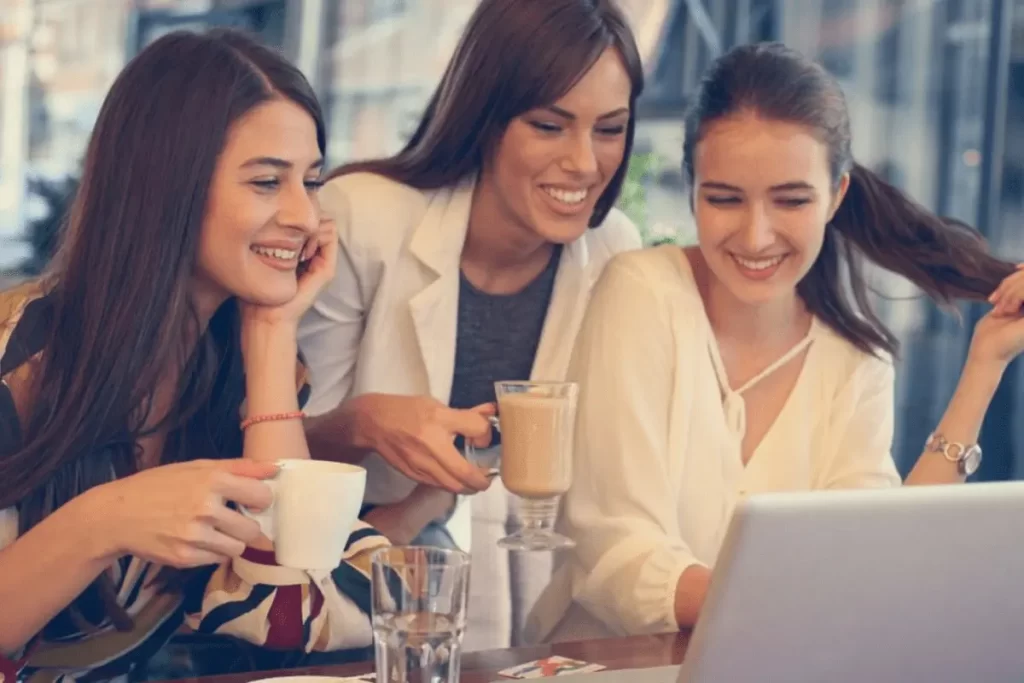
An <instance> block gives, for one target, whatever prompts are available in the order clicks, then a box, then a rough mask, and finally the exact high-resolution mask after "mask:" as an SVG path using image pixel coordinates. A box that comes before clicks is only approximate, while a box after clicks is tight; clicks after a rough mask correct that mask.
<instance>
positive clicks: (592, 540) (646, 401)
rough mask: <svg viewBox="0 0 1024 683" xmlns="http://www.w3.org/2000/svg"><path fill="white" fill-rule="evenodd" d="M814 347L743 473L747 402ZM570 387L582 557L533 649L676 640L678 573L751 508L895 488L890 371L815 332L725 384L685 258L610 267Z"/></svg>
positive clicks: (568, 525)
mask: <svg viewBox="0 0 1024 683" xmlns="http://www.w3.org/2000/svg"><path fill="white" fill-rule="evenodd" d="M806 346H809V348H808V351H807V355H806V356H805V359H804V365H803V368H802V370H801V372H800V375H799V378H798V379H797V382H796V384H795V386H794V388H793V390H792V392H791V393H790V395H789V398H788V399H787V401H786V403H785V405H784V406H783V409H782V411H781V413H780V414H779V416H778V418H777V419H776V420H775V422H774V423H773V425H772V426H771V428H770V429H769V431H768V432H767V433H766V434H765V436H764V438H763V439H762V441H761V443H760V444H759V445H758V446H757V448H756V450H755V451H754V453H753V455H752V457H751V458H750V461H749V464H747V465H744V464H743V461H742V456H741V443H742V440H743V435H744V430H745V424H746V414H745V405H744V400H743V397H742V391H743V390H745V389H746V388H747V387H749V386H751V385H752V384H753V383H755V382H756V381H759V379H761V378H763V376H765V375H767V374H770V372H772V371H774V369H775V368H777V367H779V366H781V365H782V364H784V362H785V360H788V359H790V358H792V356H793V354H795V353H798V352H799V351H801V350H803V349H804V348H805V347H806ZM569 378H570V379H572V380H575V381H578V382H579V383H580V389H581V391H580V403H579V415H578V423H577V431H576V443H575V454H574V474H573V477H574V479H573V485H572V488H571V490H570V491H569V493H568V494H567V496H566V497H565V499H564V501H563V505H562V515H561V518H560V521H559V525H560V528H561V530H562V532H563V533H565V534H567V535H569V536H570V537H572V538H573V539H575V540H576V543H577V546H576V548H575V549H574V550H572V551H570V552H567V553H565V554H563V555H562V557H561V558H560V560H559V564H558V566H557V568H556V570H555V575H554V579H553V581H552V584H551V585H550V586H549V587H548V589H547V590H546V591H545V593H544V594H543V595H542V596H541V598H540V599H539V600H538V602H537V605H536V607H535V608H534V610H533V612H532V614H531V615H530V618H529V621H528V624H527V637H528V638H529V639H530V640H532V641H540V640H548V639H554V640H567V639H574V638H587V637H600V636H604V635H625V634H642V633H656V632H669V631H674V630H676V629H677V624H676V620H675V609H674V605H675V589H676V583H677V582H678V580H679V576H680V575H681V574H682V572H683V571H684V570H685V569H686V568H687V567H689V566H691V565H694V564H701V565H704V566H707V567H713V566H714V564H715V560H716V557H717V555H718V552H719V549H720V547H721V544H722V541H723V538H724V535H725V532H726V529H727V526H728V523H729V519H730V517H731V515H732V512H733V509H734V508H735V506H736V504H737V502H738V501H739V500H740V499H742V498H743V497H744V496H748V495H750V494H754V493H761V492H767V491H781V490H786V491H794V490H807V489H829V488H868V487H888V486H898V485H899V484H900V479H899V475H898V474H897V471H896V468H895V465H894V463H893V460H892V456H891V453H890V448H891V443H892V434H893V389H894V374H893V368H892V365H891V363H890V362H888V361H887V360H883V359H879V358H876V357H873V356H870V355H868V354H865V353H863V352H861V351H860V350H858V349H857V348H856V347H854V346H853V345H852V344H850V343H849V342H848V341H846V340H844V339H843V338H842V337H840V336H839V335H838V334H836V333H835V332H833V331H832V330H831V329H830V328H829V327H827V326H826V325H825V324H823V323H821V322H820V321H818V320H815V321H814V322H813V323H812V326H811V329H810V332H809V333H808V336H807V338H806V339H805V340H804V342H802V343H801V344H799V345H797V347H796V348H794V349H793V350H792V351H791V352H790V353H789V354H786V356H785V357H784V358H782V359H780V360H779V362H777V363H775V364H773V366H772V367H770V368H768V369H767V370H766V371H765V373H762V376H761V377H759V378H755V380H754V381H752V382H750V383H748V384H747V386H745V387H741V388H740V389H739V390H734V389H732V388H730V387H729V385H728V381H727V379H726V374H725V371H724V367H723V365H722V361H721V358H720V355H719V352H718V345H717V342H716V340H715V336H714V334H713V332H712V329H711V325H710V323H709V322H708V318H707V315H706V313H705V310H704V305H703V302H702V300H701V297H700V294H699V292H698V290H697V284H696V282H695V280H694V277H693V273H692V271H691V269H690V266H689V263H688V261H687V259H686V257H685V254H684V253H683V252H682V250H680V249H679V248H678V247H674V246H664V247H658V248H655V249H649V250H645V251H639V252H632V253H627V254H623V255H621V256H618V257H616V258H615V259H614V260H613V261H612V262H611V263H610V264H609V265H608V267H607V268H606V270H605V272H604V275H603V277H602V279H601V281H600V282H599V283H598V284H597V287H596V289H595V291H594V295H593V298H592V300H591V303H590V307H589V310H588V312H587V315H586V319H585V321H584V323H583V327H582V330H581V332H580V336H579V338H578V340H577V346H576V350H575V353H574V357H573V361H572V364H571V367H570V371H569ZM780 552H784V550H783V549H780Z"/></svg>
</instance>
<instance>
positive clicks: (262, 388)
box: [243, 325, 309, 462]
mask: <svg viewBox="0 0 1024 683" xmlns="http://www.w3.org/2000/svg"><path fill="white" fill-rule="evenodd" d="M243 348H244V349H245V384H246V392H245V395H246V399H245V400H246V417H258V416H262V415H278V414H285V413H297V412H298V411H299V400H298V396H297V395H296V391H295V358H296V356H297V354H298V347H297V344H296V341H295V331H294V330H292V329H290V328H289V327H288V326H272V325H264V326H253V327H252V328H250V329H248V330H247V331H246V336H245V339H244V342H243ZM243 454H244V456H245V457H246V458H251V459H253V460H260V461H264V462H273V461H276V460H281V459H293V458H294V459H302V458H309V449H308V447H307V446H306V439H305V430H304V428H303V422H302V421H301V420H298V419H294V420H268V421H265V422H257V423H255V424H252V425H250V426H249V427H248V428H247V429H246V430H245V446H244V450H243Z"/></svg>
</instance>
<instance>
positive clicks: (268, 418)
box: [242, 410, 306, 430]
mask: <svg viewBox="0 0 1024 683" xmlns="http://www.w3.org/2000/svg"><path fill="white" fill-rule="evenodd" d="M305 417H306V414H305V413H304V412H302V411H301V410H296V411H295V412H293V413H271V414H269V415H253V416H252V417H247V418H245V419H244V420H242V429H243V430H245V429H247V428H248V427H251V426H253V425H254V424H257V423H259V422H276V421H278V420H302V419H304V418H305Z"/></svg>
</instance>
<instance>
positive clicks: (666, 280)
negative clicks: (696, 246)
mask: <svg viewBox="0 0 1024 683" xmlns="http://www.w3.org/2000/svg"><path fill="white" fill-rule="evenodd" d="M601 280H602V281H605V282H607V283H609V284H607V285H606V286H615V287H628V288H631V289H633V290H634V292H637V293H639V292H640V291H645V292H648V293H649V294H650V296H651V297H654V298H665V297H668V296H671V297H675V296H678V295H680V294H686V293H691V292H695V291H696V286H695V285H694V284H693V276H692V274H691V273H690V269H689V266H688V264H687V263H686V257H685V255H684V254H683V251H682V250H681V249H680V248H679V247H677V246H674V245H663V246H658V247H650V248H647V249H634V250H630V251H624V252H620V253H618V254H616V255H615V256H613V257H612V258H611V259H610V260H609V261H608V265H607V266H605V269H604V272H603V273H602V275H601Z"/></svg>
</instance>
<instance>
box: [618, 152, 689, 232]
mask: <svg viewBox="0 0 1024 683" xmlns="http://www.w3.org/2000/svg"><path fill="white" fill-rule="evenodd" d="M662 163H663V162H662V160H661V158H660V157H659V156H658V155H657V154H655V153H654V152H646V153H643V154H633V155H632V156H631V157H630V158H629V167H628V168H627V169H626V180H625V182H624V183H623V184H622V193H621V194H620V195H619V202H618V207H619V209H620V210H621V211H622V212H623V213H624V214H626V215H627V216H629V219H630V220H631V221H633V224H634V225H636V227H637V230H639V231H640V239H641V240H642V241H643V243H644V246H646V247H653V246H657V245H659V244H678V243H681V242H682V238H683V235H682V234H681V233H678V232H666V231H665V230H657V229H656V227H658V226H655V225H651V223H650V216H649V214H648V210H647V205H648V201H647V188H648V185H649V183H650V181H651V178H652V177H653V176H654V175H655V174H657V173H658V172H659V171H660V170H661V167H662Z"/></svg>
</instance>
